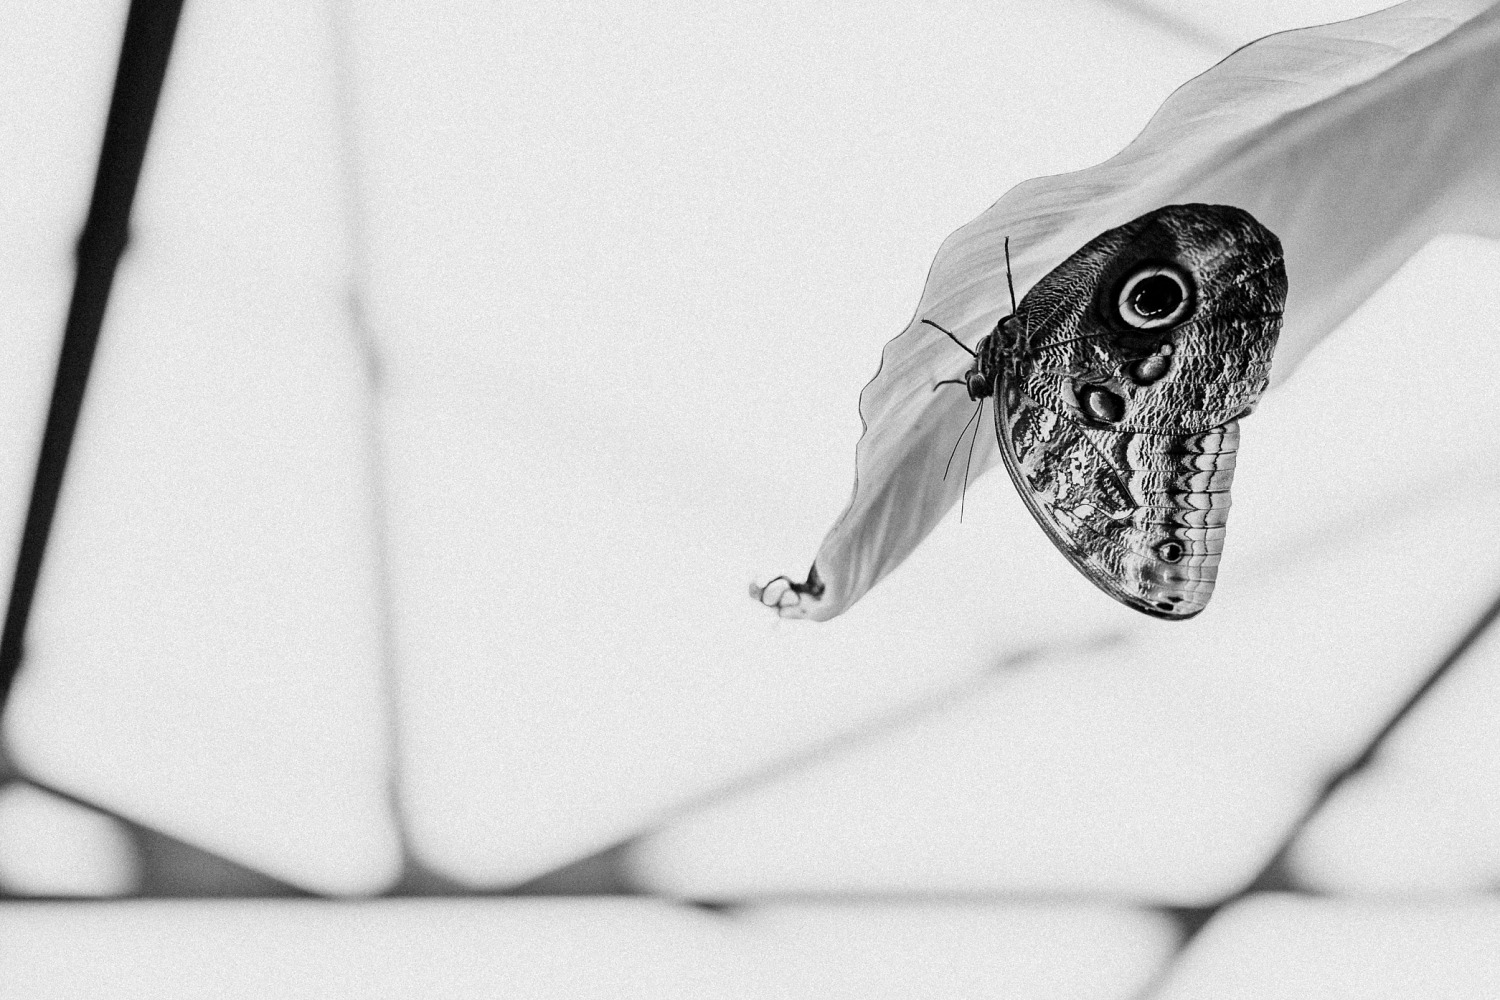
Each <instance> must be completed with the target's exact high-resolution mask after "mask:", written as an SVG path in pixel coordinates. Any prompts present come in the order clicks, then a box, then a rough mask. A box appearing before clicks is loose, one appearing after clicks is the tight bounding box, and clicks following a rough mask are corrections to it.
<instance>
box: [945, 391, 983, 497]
mask: <svg viewBox="0 0 1500 1000" xmlns="http://www.w3.org/2000/svg"><path fill="white" fill-rule="evenodd" d="M982 406H984V400H982V399H981V400H980V401H979V406H976V407H974V412H973V413H972V414H970V415H969V419H968V420H965V421H964V429H963V430H961V431H959V432H958V440H957V441H954V442H953V450H952V451H950V452H948V464H947V465H945V466H943V482H945V483H946V482H947V481H948V470H949V469H951V468H953V456H954V455H957V454H958V446H959V445H961V444H963V443H964V434H965V433H967V432H968V430H969V425H970V424H972V423H973V422H974V419H975V418H976V417H978V416H979V409H980V407H982ZM974 435H975V436H976V437H978V436H979V429H978V428H975V429H974Z"/></svg>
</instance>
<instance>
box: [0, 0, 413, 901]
mask: <svg viewBox="0 0 1500 1000" xmlns="http://www.w3.org/2000/svg"><path fill="white" fill-rule="evenodd" d="M326 18H327V12H326V10H324V9H322V8H320V7H318V6H308V5H300V6H299V5H282V6H271V7H267V6H252V7H226V6H215V5H188V6H187V7H186V8H185V10H184V13H183V18H182V24H181V27H180V29H179V32H178V37H177V43H176V49H175V51H174V53H173V56H172V64H171V67H170V70H169V73H168V77H167V82H166V87H165V90H164V93H163V96H162V103H161V107H160V110H159V112H158V117H157V121H156V126H155V131H154V133H153V136H152V140H151V148H150V150H149V152H148V155H147V158H146V164H145V169H144V172H143V175H142V178H141V189H140V191H139V194H138V196H137V201H136V206H135V214H134V217H133V220H132V227H133V231H134V240H133V242H132V245H131V250H130V252H129V254H128V256H127V257H126V258H125V259H124V261H123V262H122V264H121V267H120V271H119V274H118V277H117V280H116V283H115V287H114V294H113V296H112V298H111V301H110V306H109V313H108V315H107V317H106V321H105V328H104V331H103V335H102V337H101V340H100V344H99V349H98V354H97V356H96V359H95V364H94V371H93V375H92V379H91V382H90V385H89V394H88V398H87V399H86V401H85V405H84V411H83V415H82V419H81V421H80V426H79V432H78V437H77V439H76V442H75V445H74V450H73V455H72V459H71V463H70V466H69V469H68V478H67V481H66V483H65V486H64V490H63V494H62V498H61V502H60V504H59V507H58V513H57V520H56V523H55V525H54V529H53V534H52V538H51V542H50V546H49V549H48V553H47V563H46V567H45V570H44V572H43V575H42V580H41V584H40V587H39V589H38V593H37V601H36V606H35V610H34V613H33V616H32V619H31V628H30V631H29V633H28V643H27V651H28V659H27V663H26V667H25V670H24V671H23V673H22V674H21V676H20V678H19V681H18V683H17V686H16V689H15V692H14V700H13V702H12V704H11V706H10V712H9V717H8V719H7V722H8V724H9V732H8V734H7V736H8V749H9V750H10V752H11V753H12V754H13V756H14V758H15V760H16V761H17V763H18V765H19V766H20V767H21V768H22V770H23V771H25V772H27V773H29V774H31V775H33V776H35V777H37V778H38V779H42V780H45V781H46V782H47V783H49V784H52V785H54V786H56V787H58V788H61V789H65V790H67V791H69V792H71V793H73V794H76V795H78V796H80V797H82V798H85V799H89V800H92V801H97V802H99V803H102V804H105V805H108V806H109V807H111V808H112V809H114V810H116V811H118V812H119V813H121V814H123V815H126V816H129V817H131V818H132V819H136V820H138V821H140V822H142V823H144V824H146V825H148V826H151V827H154V828H157V829H160V830H162V831H164V832H166V833H169V834H172V835H174V836H177V837H180V838H182V839H185V840H187V841H189V842H191V843H193V844H195V845H197V846H200V847H204V848H207V849H209V850H212V851H216V852H219V853H221V854H224V855H225V856H227V857H229V858H231V859H233V860H235V861H239V862H241V863H243V864H248V865H250V866H252V867H255V868H258V869H260V870H262V871H265V872H267V873H270V874H272V875H275V876H278V877H280V878H283V879H286V880H288V881H291V882H293V883H296V884H298V885H302V886H305V887H307V888H311V889H315V890H319V891H326V892H369V891H375V890H378V889H381V888H384V887H385V885H387V884H388V883H389V881H390V880H392V879H393V878H394V877H395V869H396V866H397V864H398V856H397V843H396V835H395V830H394V824H393V822H392V819H391V816H390V811H389V808H388V803H387V783H388V781H389V767H390V759H389V757H388V753H387V741H388V739H389V733H388V728H387V726H388V721H389V716H388V707H387V703H386V699H387V697H388V692H387V691H386V688H385V684H384V680H383V677H382V674H381V655H382V652H381V648H380V644H379V639H378V609H377V605H376V593H375V549H374V538H373V534H372V526H371V525H372V509H373V508H372V503H373V501H372V492H371V484H370V480H369V475H368V466H367V461H368V458H367V452H366V448H367V441H366V428H365V426H364V425H363V424H362V420H363V419H364V413H365V410H366V398H367V397H366V393H367V386H366V385H365V383H364V381H363V379H362V377H361V374H360V367H359V359H358V357H357V355H356V351H355V348H354V342H353V340H352V336H351V332H350V329H349V326H348V315H347V312H346V303H345V299H344V295H345V287H346V286H345V279H346V267H347V261H346V246H345V244H346V230H345V225H346V220H345V218H344V215H343V201H342V196H343V189H342V187H341V183H342V176H341V174H340V170H339V160H338V157H339V155H340V151H339V149H338V147H337V145H336V142H335V127H334V117H333V114H334V110H333V100H332V97H333V87H332V70H331V65H332V63H331V59H330V55H329V49H328V34H327V21H326ZM246 39H251V40H255V44H250V45H246V44H243V42H244V40H246Z"/></svg>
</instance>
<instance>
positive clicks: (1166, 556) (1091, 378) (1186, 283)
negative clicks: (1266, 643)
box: [924, 205, 1287, 619]
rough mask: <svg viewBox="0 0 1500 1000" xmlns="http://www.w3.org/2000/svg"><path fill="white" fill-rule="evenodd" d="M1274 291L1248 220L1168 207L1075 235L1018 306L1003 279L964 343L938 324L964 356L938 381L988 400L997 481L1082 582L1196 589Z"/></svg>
mask: <svg viewBox="0 0 1500 1000" xmlns="http://www.w3.org/2000/svg"><path fill="white" fill-rule="evenodd" d="M1286 290H1287V280H1286V268H1285V265H1284V263H1283V260H1282V252H1281V243H1280V241H1279V240H1277V238H1276V236H1275V234H1273V233H1272V232H1271V231H1270V230H1268V229H1267V228H1265V226H1263V225H1261V224H1260V223H1259V222H1258V221H1256V219H1255V218H1254V217H1253V216H1251V215H1250V213H1248V212H1245V211H1243V210H1241V209H1238V208H1234V207H1231V206H1228V205H1168V206H1166V207H1164V208H1159V209H1157V210H1155V211H1153V212H1148V213H1147V214H1145V215H1142V216H1140V217H1139V218H1137V219H1135V220H1133V221H1131V222H1128V223H1126V224H1125V225H1123V226H1120V227H1118V228H1116V229H1111V230H1108V231H1107V232H1104V233H1101V234H1100V235H1099V236H1097V237H1095V238H1094V239H1092V240H1090V241H1089V242H1088V243H1086V244H1084V246H1083V247H1082V248H1080V249H1079V250H1078V251H1077V252H1076V253H1074V254H1073V255H1072V256H1071V257H1069V258H1068V259H1067V260H1065V261H1063V262H1062V263H1061V264H1060V265H1058V266H1057V267H1056V268H1054V269H1053V270H1052V271H1051V272H1050V273H1048V274H1047V275H1046V276H1045V277H1044V278H1042V279H1041V280H1040V281H1039V282H1037V283H1036V285H1035V286H1033V287H1032V289H1031V290H1030V291H1029V292H1028V293H1027V294H1026V296H1025V297H1024V298H1023V299H1022V300H1021V302H1020V304H1019V305H1014V290H1012V293H1011V294H1012V303H1013V305H1012V312H1011V315H1009V316H1005V317H1003V318H1002V319H1001V320H1000V321H999V322H998V323H997V324H996V325H995V328H994V330H993V331H991V332H990V333H989V334H988V335H987V336H985V337H984V338H983V339H981V340H980V342H979V344H978V345H977V346H976V347H974V348H972V349H970V348H968V347H967V346H966V345H964V344H963V342H962V341H959V340H958V338H957V337H954V336H953V335H952V334H951V333H949V334H948V336H950V337H952V338H953V339H954V341H955V342H957V343H958V344H959V346H961V347H964V349H965V350H967V351H969V352H970V353H971V354H972V356H973V364H972V366H971V367H970V368H969V370H968V371H967V372H965V373H964V376H963V378H962V379H948V380H944V381H943V382H940V383H939V386H941V385H945V384H949V383H954V384H958V385H960V386H962V387H963V388H965V389H966V390H967V391H968V393H969V398H970V399H973V400H974V401H975V402H976V403H977V404H978V406H979V407H981V408H982V407H983V405H984V401H985V400H986V399H991V398H992V399H993V400H994V404H995V406H994V409H995V434H996V437H997V438H998V439H999V444H1000V455H1001V458H1002V460H1003V462H1004V464H1005V468H1006V470H1007V471H1008V472H1009V473H1010V478H1011V481H1012V482H1013V483H1014V484H1015V487H1016V489H1017V490H1018V491H1019V492H1020V494H1021V498H1022V500H1024V501H1025V503H1026V507H1027V508H1028V509H1029V510H1030V511H1031V513H1032V516H1033V517H1035V518H1036V521H1037V523H1038V524H1040V525H1041V527H1042V530H1043V531H1045V532H1046V533H1047V536H1048V537H1049V538H1050V539H1051V540H1052V542H1053V543H1054V544H1055V545H1056V546H1057V548H1058V549H1059V550H1060V551H1061V552H1062V553H1063V555H1065V556H1066V557H1067V558H1068V560H1069V561H1070V562H1072V564H1073V565H1074V566H1075V567H1076V568H1077V569H1078V570H1079V571H1080V572H1081V573H1082V574H1083V575H1084V576H1085V577H1087V578H1088V579H1089V580H1090V581H1091V582H1093V583H1094V584H1095V585H1096V586H1097V587H1099V589H1101V590H1103V591H1104V592H1105V593H1107V594H1109V595H1110V596H1111V597H1113V598H1115V599H1116V600H1118V601H1120V602H1122V603H1124V604H1126V605H1128V606H1130V607H1132V608H1135V609H1136V610H1137V611H1142V612H1144V613H1146V614H1148V615H1153V616H1155V617H1158V618H1167V619H1184V618H1191V617H1192V616H1193V615H1196V614H1197V613H1198V612H1200V611H1202V610H1203V608H1204V607H1205V606H1206V605H1207V604H1208V600H1209V597H1210V596H1212V594H1213V588H1214V579H1215V577H1216V576H1217V573H1218V568H1219V560H1220V556H1221V554H1222V552H1223V549H1224V533H1225V524H1226V521H1227V519H1228V514H1229V504H1230V494H1229V488H1230V484H1231V482H1232V481H1233V479H1234V466H1235V456H1236V453H1237V452H1238V449H1239V441H1240V430H1239V419H1240V418H1241V417H1243V416H1245V415H1246V414H1248V413H1250V412H1251V410H1253V409H1254V407H1255V405H1256V403H1257V401H1258V400H1259V399H1260V396H1261V393H1263V392H1264V391H1265V389H1266V385H1267V383H1268V381H1269V378H1270V373H1271V356H1272V354H1273V352H1274V351H1275V348H1276V339H1277V336H1278V335H1279V333H1280V332H1281V316H1282V308H1283V306H1284V304H1285V302H1286ZM924 322H926V323H928V325H929V326H933V327H934V328H936V329H938V330H942V332H944V333H947V332H948V331H946V330H944V329H943V328H942V327H940V326H938V324H936V323H935V322H932V321H930V320H925V321H924ZM935 388H936V387H935ZM975 415H976V416H977V415H978V410H977V409H976V414H975ZM975 434H976V435H977V434H978V429H977V428H976V430H975ZM961 438H962V435H961V434H960V439H961ZM971 447H972V446H971Z"/></svg>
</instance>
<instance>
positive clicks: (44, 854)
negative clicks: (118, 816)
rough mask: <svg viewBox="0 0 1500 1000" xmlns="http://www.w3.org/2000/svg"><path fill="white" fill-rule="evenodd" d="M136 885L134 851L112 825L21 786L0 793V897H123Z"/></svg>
mask: <svg viewBox="0 0 1500 1000" xmlns="http://www.w3.org/2000/svg"><path fill="white" fill-rule="evenodd" d="M139 882H140V862H139V859H138V858H137V857H136V853H135V845H134V844H133V843H132V842H131V839H130V834H129V833H128V832H127V831H126V830H125V828H124V826H122V825H121V824H120V823H119V822H118V821H117V820H114V819H111V818H110V817H108V816H106V815H104V814H103V813H99V812H95V811H94V810H92V809H86V808H84V807H83V806H80V805H75V804H74V803H72V802H69V801H67V800H66V799H63V798H59V797H58V796H56V795H53V794H51V793H50V792H44V791H42V790H41V789H40V788H37V787H36V786H34V785H28V784H26V783H25V782H20V781H13V782H10V783H9V784H7V785H6V786H5V787H4V788H0V892H5V893H7V894H10V895H15V896H123V895H125V894H127V893H131V892H134V891H135V890H136V889H137V887H138V885H139Z"/></svg>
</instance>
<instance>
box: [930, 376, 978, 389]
mask: <svg viewBox="0 0 1500 1000" xmlns="http://www.w3.org/2000/svg"><path fill="white" fill-rule="evenodd" d="M968 384H969V383H967V382H965V381H964V380H963V379H961V378H945V379H943V380H942V381H941V382H939V383H937V385H934V386H933V387H932V391H933V392H937V391H938V386H939V385H968Z"/></svg>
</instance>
